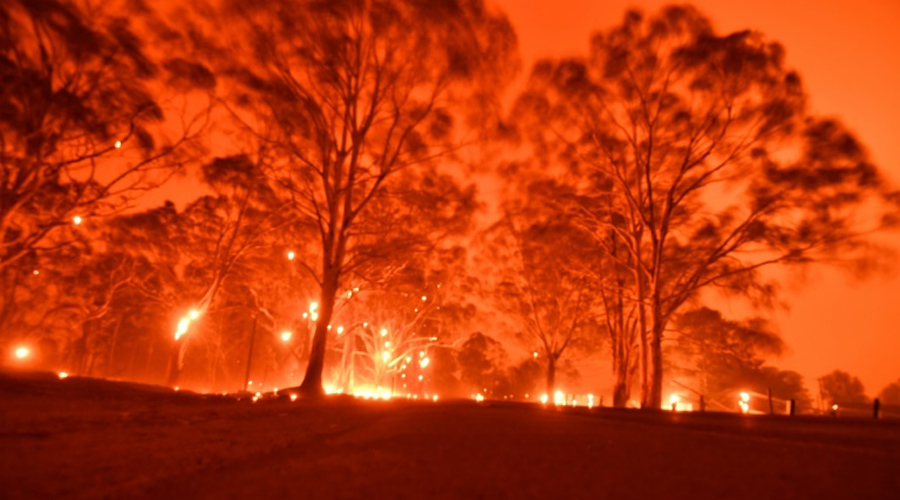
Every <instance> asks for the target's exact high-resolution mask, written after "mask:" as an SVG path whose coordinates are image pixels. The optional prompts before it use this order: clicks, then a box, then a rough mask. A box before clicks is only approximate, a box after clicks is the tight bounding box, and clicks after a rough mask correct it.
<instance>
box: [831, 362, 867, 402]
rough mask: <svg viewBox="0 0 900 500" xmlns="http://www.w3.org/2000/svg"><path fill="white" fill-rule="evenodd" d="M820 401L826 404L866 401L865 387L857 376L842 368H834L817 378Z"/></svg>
mask: <svg viewBox="0 0 900 500" xmlns="http://www.w3.org/2000/svg"><path fill="white" fill-rule="evenodd" d="M819 390H820V391H821V395H822V402H823V403H826V404H828V405H829V406H830V405H831V404H840V403H866V402H868V400H869V398H868V397H867V396H866V389H865V387H863V383H862V381H860V380H859V378H857V377H854V376H853V375H850V374H849V373H847V372H845V371H842V370H835V371H833V372H831V373H829V374H827V375H823V376H822V377H820V378H819Z"/></svg>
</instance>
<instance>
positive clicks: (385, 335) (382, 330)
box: [381, 328, 388, 337]
mask: <svg viewBox="0 0 900 500" xmlns="http://www.w3.org/2000/svg"><path fill="white" fill-rule="evenodd" d="M387 334H388V331H387V328H382V329H381V336H382V337H387Z"/></svg>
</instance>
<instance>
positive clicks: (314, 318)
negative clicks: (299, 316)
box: [309, 313, 319, 321]
mask: <svg viewBox="0 0 900 500" xmlns="http://www.w3.org/2000/svg"><path fill="white" fill-rule="evenodd" d="M309 319H311V320H313V321H319V313H312V314H310V315H309Z"/></svg>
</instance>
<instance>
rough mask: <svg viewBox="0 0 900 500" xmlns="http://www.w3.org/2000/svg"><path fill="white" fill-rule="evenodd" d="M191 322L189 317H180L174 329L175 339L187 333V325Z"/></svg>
mask: <svg viewBox="0 0 900 500" xmlns="http://www.w3.org/2000/svg"><path fill="white" fill-rule="evenodd" d="M190 323H191V320H190V319H189V318H181V321H179V322H178V328H176V329H175V340H176V341H177V340H178V339H180V338H181V336H182V335H184V334H185V333H187V331H188V325H189V324H190Z"/></svg>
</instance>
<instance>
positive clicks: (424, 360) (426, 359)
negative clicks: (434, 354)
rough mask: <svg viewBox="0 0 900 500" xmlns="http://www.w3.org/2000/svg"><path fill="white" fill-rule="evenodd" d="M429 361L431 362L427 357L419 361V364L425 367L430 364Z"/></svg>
mask: <svg viewBox="0 0 900 500" xmlns="http://www.w3.org/2000/svg"><path fill="white" fill-rule="evenodd" d="M428 362H429V359H428V358H425V359H423V360H422V361H419V366H421V367H422V368H425V367H426V366H428Z"/></svg>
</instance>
